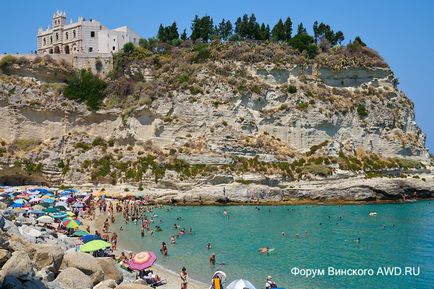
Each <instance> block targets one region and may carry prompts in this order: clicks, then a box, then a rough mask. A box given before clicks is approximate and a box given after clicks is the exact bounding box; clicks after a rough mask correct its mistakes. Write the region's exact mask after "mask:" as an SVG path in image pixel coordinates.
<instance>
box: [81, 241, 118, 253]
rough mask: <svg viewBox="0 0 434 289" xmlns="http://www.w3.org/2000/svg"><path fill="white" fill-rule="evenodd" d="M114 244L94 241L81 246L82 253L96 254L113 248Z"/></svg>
mask: <svg viewBox="0 0 434 289" xmlns="http://www.w3.org/2000/svg"><path fill="white" fill-rule="evenodd" d="M111 245H112V244H110V243H108V242H106V241H103V240H93V241H90V242H88V243H86V244H84V245H81V246H80V252H84V253H86V252H94V251H98V250H101V249H105V248H108V247H111Z"/></svg>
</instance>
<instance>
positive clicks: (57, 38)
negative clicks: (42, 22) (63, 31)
mask: <svg viewBox="0 0 434 289" xmlns="http://www.w3.org/2000/svg"><path fill="white" fill-rule="evenodd" d="M57 40H59V33H56V41H57Z"/></svg>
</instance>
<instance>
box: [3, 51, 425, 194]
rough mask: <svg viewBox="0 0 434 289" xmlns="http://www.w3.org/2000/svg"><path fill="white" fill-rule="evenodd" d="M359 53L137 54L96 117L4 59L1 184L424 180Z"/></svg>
mask: <svg viewBox="0 0 434 289" xmlns="http://www.w3.org/2000/svg"><path fill="white" fill-rule="evenodd" d="M360 50H361V51H357V53H354V52H350V51H347V49H345V48H342V47H338V48H334V49H331V50H330V51H327V52H323V53H321V54H320V55H318V56H317V57H316V58H315V59H309V58H308V57H307V56H306V55H303V54H299V53H298V52H295V51H293V50H291V49H290V48H288V47H286V46H284V45H278V44H255V43H253V44H246V43H244V44H210V45H208V46H200V47H199V48H197V47H196V46H185V47H175V48H170V49H168V48H166V49H165V50H164V52H161V51H160V52H158V53H157V52H149V51H145V50H139V51H136V52H135V53H134V54H133V55H118V56H116V57H115V59H114V70H113V72H112V73H111V74H110V78H108V79H107V82H108V89H107V92H106V98H105V100H104V103H103V105H102V107H101V109H100V110H98V111H96V112H92V111H89V110H88V109H87V108H86V106H85V105H84V104H80V103H77V102H75V101H73V100H69V99H67V98H65V97H64V95H63V87H64V86H65V85H66V84H64V82H63V81H64V79H63V74H60V73H54V74H51V77H49V78H47V77H46V75H47V69H48V68H47V67H49V68H50V67H51V68H53V67H57V66H56V65H55V64H54V65H53V64H52V63H51V62H50V61H49V60H47V59H42V60H40V59H38V61H37V62H36V61H33V60H32V61H31V62H30V63H29V62H28V61H27V62H26V61H21V62H19V61H16V62H15V63H14V64H11V65H9V66H8V67H7V69H4V71H3V74H2V75H1V76H0V77H1V79H0V111H1V113H0V122H1V123H2V125H1V126H0V139H2V142H1V146H0V156H1V157H0V163H1V164H2V169H1V171H0V180H3V181H4V182H6V181H9V182H11V181H12V180H15V182H25V181H27V182H46V183H51V184H60V183H69V184H83V183H89V182H92V183H95V184H97V183H99V184H101V183H102V184H105V183H111V184H135V185H136V186H158V187H176V188H182V187H183V184H185V185H186V186H187V187H188V186H190V188H191V186H192V185H194V184H198V183H203V182H205V183H206V182H211V183H212V182H217V183H231V182H234V181H237V182H241V183H251V182H255V179H253V180H248V175H249V174H252V173H253V174H255V175H256V176H257V177H256V179H262V180H270V179H276V182H277V183H279V182H280V185H282V182H283V181H284V182H291V181H298V180H313V179H316V180H322V179H329V178H336V177H339V175H340V174H344V175H347V176H348V175H350V176H357V175H358V176H365V177H381V176H389V177H411V176H417V177H419V175H421V174H426V173H429V172H430V165H431V160H430V157H429V153H428V151H427V149H426V147H425V136H424V134H423V132H422V131H421V130H420V128H419V127H418V126H417V125H416V123H415V116H414V107H413V104H412V102H411V101H410V100H409V99H408V98H407V97H406V96H405V94H404V93H403V92H402V91H400V90H399V89H398V88H397V86H396V84H397V80H396V78H395V76H394V74H393V72H392V71H391V70H390V68H389V67H388V66H387V64H385V63H384V61H383V60H382V59H381V57H380V56H378V54H376V53H375V52H374V51H372V50H370V49H368V48H364V47H363V48H360ZM204 51H205V52H204ZM204 55H205V56H204ZM29 67H31V68H32V69H31V70H29ZM42 68H45V70H44V69H42ZM59 69H60V68H59ZM65 69H66V68H65ZM20 71H26V73H19V72H20ZM28 71H33V75H29V73H28ZM56 76H59V77H58V79H57V80H56ZM217 175H218V176H223V177H222V178H221V180H219V181H215V178H216V176H217ZM267 185H269V184H267Z"/></svg>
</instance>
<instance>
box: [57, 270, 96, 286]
mask: <svg viewBox="0 0 434 289" xmlns="http://www.w3.org/2000/svg"><path fill="white" fill-rule="evenodd" d="M53 285H54V286H58V287H54V286H53ZM50 287H52V288H59V289H78V288H80V289H91V288H93V281H92V279H91V278H90V277H89V276H87V275H86V274H84V273H83V272H82V271H80V270H78V269H77V268H74V267H69V268H66V269H63V270H62V271H61V272H60V274H59V276H57V278H56V280H54V284H52V285H51V286H50Z"/></svg>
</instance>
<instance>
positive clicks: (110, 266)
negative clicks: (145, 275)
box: [96, 258, 124, 284]
mask: <svg viewBox="0 0 434 289" xmlns="http://www.w3.org/2000/svg"><path fill="white" fill-rule="evenodd" d="M96 260H97V261H98V264H99V265H100V266H101V268H102V270H103V272H104V280H108V279H113V280H115V282H116V283H117V284H120V283H121V282H122V281H123V280H124V276H123V274H122V272H121V271H120V270H119V269H118V267H117V265H116V262H115V261H114V260H113V259H112V258H96Z"/></svg>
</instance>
